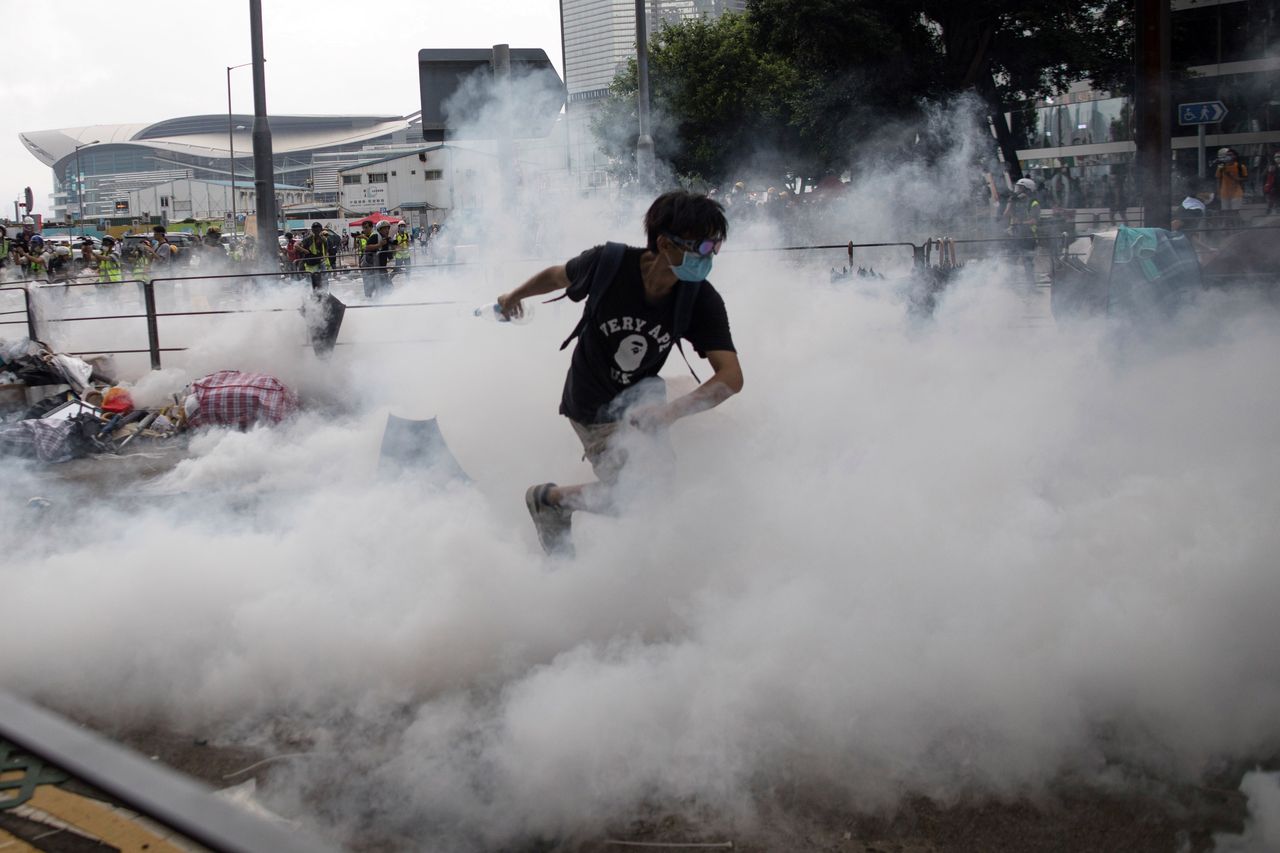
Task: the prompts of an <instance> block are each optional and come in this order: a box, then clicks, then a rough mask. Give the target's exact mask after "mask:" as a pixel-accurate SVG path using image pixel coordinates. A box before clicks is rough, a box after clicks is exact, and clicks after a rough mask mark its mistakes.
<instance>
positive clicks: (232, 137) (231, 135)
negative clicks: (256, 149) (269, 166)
mask: <svg viewBox="0 0 1280 853" xmlns="http://www.w3.org/2000/svg"><path fill="white" fill-rule="evenodd" d="M252 64H253V63H252V62H242V63H240V64H239V65H228V66H227V143H228V147H229V148H230V150H231V236H232V237H233V238H234V237H235V234H236V131H237V130H244V125H238V126H237V125H233V124H232V123H231V122H232V121H233V119H232V118H231V72H232V71H235V70H236V69H237V68H244V67H245V66H247V65H252Z"/></svg>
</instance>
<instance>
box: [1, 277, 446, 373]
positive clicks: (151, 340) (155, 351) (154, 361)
mask: <svg viewBox="0 0 1280 853" xmlns="http://www.w3.org/2000/svg"><path fill="white" fill-rule="evenodd" d="M363 269H364V270H380V271H388V270H393V269H395V267H364V268H363ZM327 272H331V271H326V273H327ZM295 275H296V273H295V272H293V271H292V270H289V271H275V272H253V273H228V274H221V275H203V276H164V277H159V278H154V279H149V280H145V279H123V280H121V281H113V282H110V283H104V282H98V281H78V282H65V283H62V284H60V285H58V286H60V287H66V288H75V287H94V288H101V287H109V288H112V289H114V288H116V287H119V286H121V285H127V284H136V285H138V286H139V287H140V289H141V291H142V297H143V312H142V313H135V314H93V315H87V316H75V317H57V318H51V319H50V322H54V323H85V322H95V321H105V320H145V321H146V327H147V346H146V348H145V349H142V348H123V349H121V348H117V349H93V350H83V351H74V352H71V353H69V354H70V355H77V356H79V355H130V354H141V353H147V354H148V356H149V357H150V363H151V369H152V370H160V369H161V367H162V366H163V360H162V357H161V354H162V353H166V352H185V351H186V350H187V349H188V348H187V347H164V346H161V345H160V318H162V317H199V316H215V315H233V314H278V313H285V312H293V311H296V310H297V309H296V308H211V309H203V310H190V311H161V310H159V308H158V306H157V303H156V292H157V291H156V286H157V285H158V284H163V283H169V282H189V281H206V282H211V283H212V282H224V281H227V280H228V279H231V280H245V279H250V280H260V279H263V278H289V279H292V278H293V277H294V276H295ZM14 283H15V284H16V283H17V282H14ZM36 283H39V282H36ZM4 291H14V292H21V293H22V294H23V298H24V300H25V309H24V310H25V313H26V315H27V316H26V318H25V319H24V320H18V321H7V322H9V323H25V324H26V325H27V328H28V336H29V337H30V338H31V339H32V340H38V339H39V335H38V333H37V332H38V330H37V329H36V322H35V317H34V314H33V312H32V311H31V294H30V292H29V290H28V289H27V288H26V287H21V288H18V287H8V286H6V287H0V292H4ZM456 304H458V303H457V302H455V301H453V300H421V301H414V302H376V303H367V304H363V305H348V306H346V310H348V311H352V310H360V309H378V308H383V309H385V308H417V307H430V306H437V305H456ZM13 313H23V312H21V311H18V312H13ZM0 322H3V321H0ZM401 343H409V342H401Z"/></svg>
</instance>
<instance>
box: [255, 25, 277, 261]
mask: <svg viewBox="0 0 1280 853" xmlns="http://www.w3.org/2000/svg"><path fill="white" fill-rule="evenodd" d="M249 37H250V40H251V41H252V50H253V57H252V61H253V188H254V194H255V195H256V196H257V210H258V255H259V258H260V259H263V260H275V259H276V258H277V257H278V256H279V254H280V251H279V249H280V246H279V241H277V239H276V181H275V174H274V164H275V157H274V156H273V154H272V152H271V125H270V124H269V123H268V122H267V74H266V68H265V67H264V65H265V62H266V60H264V59H263V56H262V0H249Z"/></svg>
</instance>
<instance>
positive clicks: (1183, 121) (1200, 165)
mask: <svg viewBox="0 0 1280 853" xmlns="http://www.w3.org/2000/svg"><path fill="white" fill-rule="evenodd" d="M1226 117H1227V105H1226V104H1224V103H1222V101H1199V102H1196V103H1191V104H1178V124H1179V125H1181V126H1183V127H1189V126H1191V125H1193V124H1194V125H1195V126H1196V140H1197V142H1196V174H1198V175H1199V176H1200V177H1201V178H1204V177H1205V174H1206V173H1207V172H1208V169H1207V167H1206V163H1205V153H1204V152H1205V135H1206V134H1207V133H1208V131H1207V130H1205V126H1206V125H1210V124H1219V123H1221V122H1222V120H1223V119H1224V118H1226Z"/></svg>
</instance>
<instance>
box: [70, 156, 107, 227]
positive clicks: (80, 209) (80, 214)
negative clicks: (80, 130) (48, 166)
mask: <svg viewBox="0 0 1280 853" xmlns="http://www.w3.org/2000/svg"><path fill="white" fill-rule="evenodd" d="M100 141H101V140H98V139H95V140H93V141H92V142H81V143H80V144H79V145H77V146H75V149H76V225H77V226H79V228H80V236H81V237H83V236H84V172H82V171H80V149H81V148H88V147H89V146H90V145H97V144H98V143H99V142H100Z"/></svg>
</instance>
